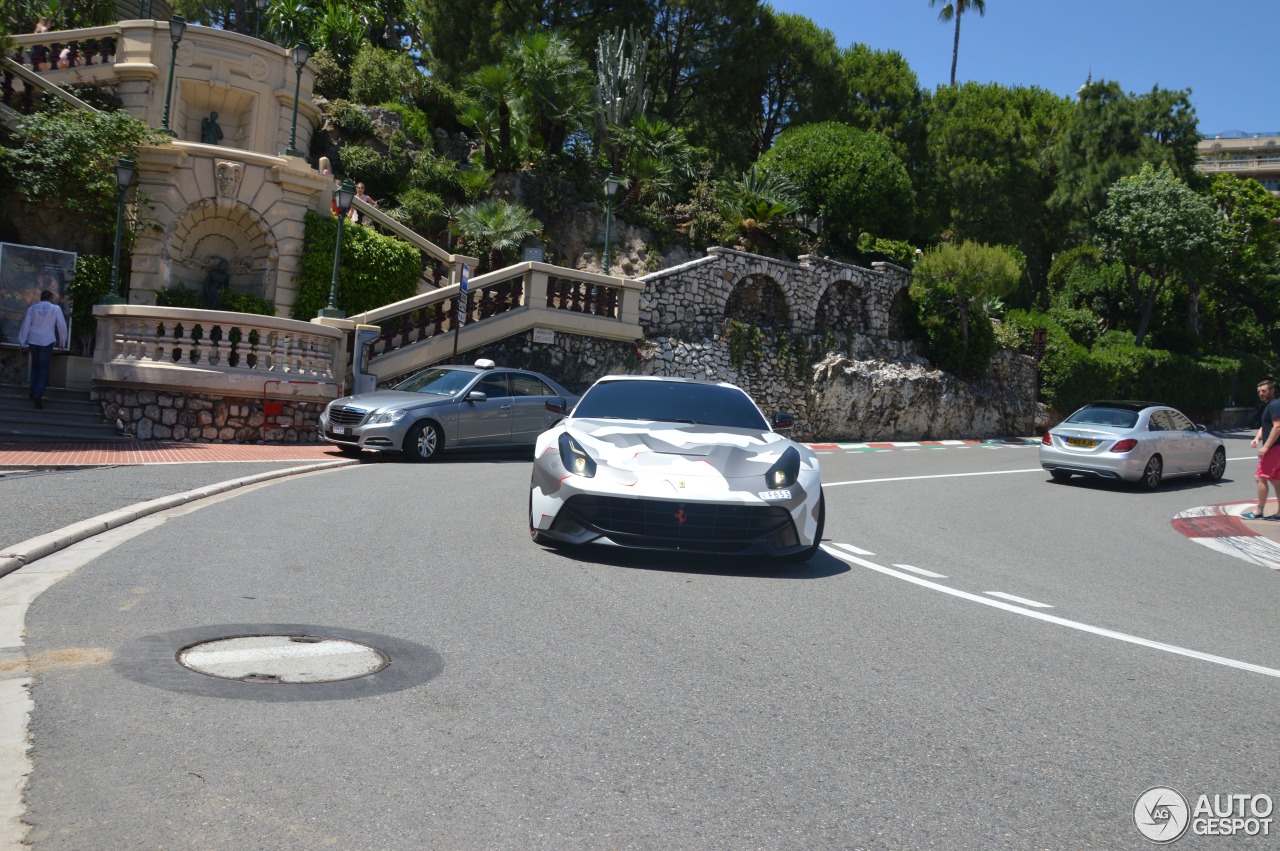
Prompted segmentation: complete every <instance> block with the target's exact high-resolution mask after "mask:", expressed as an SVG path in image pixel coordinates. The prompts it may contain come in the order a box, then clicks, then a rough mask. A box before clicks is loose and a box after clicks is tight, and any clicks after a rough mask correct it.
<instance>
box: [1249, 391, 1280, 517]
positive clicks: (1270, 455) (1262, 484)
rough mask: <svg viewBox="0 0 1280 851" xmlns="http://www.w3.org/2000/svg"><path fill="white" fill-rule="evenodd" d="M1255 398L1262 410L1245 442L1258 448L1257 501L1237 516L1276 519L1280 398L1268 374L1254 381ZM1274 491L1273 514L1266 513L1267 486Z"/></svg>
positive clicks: (1279, 501) (1279, 476)
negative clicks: (1274, 507)
mask: <svg viewBox="0 0 1280 851" xmlns="http://www.w3.org/2000/svg"><path fill="white" fill-rule="evenodd" d="M1258 401H1259V402H1261V403H1262V413H1261V414H1260V415H1259V419H1258V433H1257V434H1255V435H1254V436H1253V440H1251V441H1249V445H1250V446H1252V447H1253V448H1254V449H1257V450H1258V472H1257V474H1256V479H1257V483H1258V504H1257V505H1255V506H1254V508H1253V511H1249V512H1246V513H1244V514H1242V515H1240V516H1241V517H1243V518H1245V519H1246V520H1280V447H1277V446H1276V442H1277V441H1280V399H1277V398H1276V383H1275V381H1273V380H1272V379H1270V378H1264V379H1262V380H1261V381H1259V382H1258ZM1268 483H1270V487H1271V490H1272V491H1274V492H1275V495H1276V502H1277V508H1276V512H1277V513H1275V514H1270V515H1268V514H1267V510H1266V509H1267V486H1268Z"/></svg>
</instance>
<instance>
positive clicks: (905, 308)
mask: <svg viewBox="0 0 1280 851" xmlns="http://www.w3.org/2000/svg"><path fill="white" fill-rule="evenodd" d="M915 312H916V303H915V302H914V301H912V300H911V292H910V290H909V289H908V288H907V287H902V288H901V289H899V290H898V291H897V292H896V293H894V294H893V298H892V300H891V301H890V302H889V328H888V333H889V336H890V337H892V338H893V339H895V340H905V339H907V337H908V335H907V329H908V328H912V327H914V326H915Z"/></svg>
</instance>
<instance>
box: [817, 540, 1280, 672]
mask: <svg viewBox="0 0 1280 851" xmlns="http://www.w3.org/2000/svg"><path fill="white" fill-rule="evenodd" d="M822 549H823V550H825V551H826V552H828V553H830V554H831V555H833V556H835V557H836V558H839V559H844V560H845V561H848V562H852V563H853V564H860V565H862V566H863V567H866V568H870V569H871V570H874V571H877V572H879V573H883V574H885V575H886V576H892V577H895V578H897V579H902V580H905V581H907V582H914V583H915V584H916V585H920V586H923V587H925V588H931V589H933V590H934V591H941V592H942V593H944V594H950V595H951V596H953V597H959V598H961V599H962V600H969V601H971V602H974V603H981V604H982V605H984V606H991V607H992V608H996V609H1004V610H1005V611H1006V612H1013V613H1015V614H1019V615H1022V616H1024V617H1028V618H1034V619H1036V620H1040V621H1044V622H1045V623H1051V624H1057V625H1058V626H1065V627H1067V628H1068V629H1075V630H1079V631H1080V632H1087V633H1090V634H1092V635H1099V636H1102V637H1103V638H1113V639H1115V640H1116V641H1123V642H1126V643H1128V644H1136V645H1138V646H1139V647H1149V648H1151V649H1153V650H1162V651H1164V652H1165V653H1172V654H1175V655H1177V656H1186V657H1189V658H1191V659H1199V660H1200V661H1202V662H1212V663H1213V664H1215V665H1223V666H1225V667H1228V668H1236V669H1238V670H1241V671H1249V672H1251V673H1255V674H1263V675H1265V676H1268V677H1276V678H1277V679H1280V670H1276V669H1275V668H1267V667H1264V666H1262V665H1254V664H1253V663H1251V662H1241V661H1239V660H1237V659H1228V658H1226V657H1225V656H1215V655H1213V654H1211V653H1201V652H1200V651H1199V650H1188V649H1187V648H1185V647H1178V646H1177V645H1174V644H1164V643H1163V642H1159V641H1151V640H1150V639H1147V638H1139V637H1138V636H1136V635H1128V634H1127V633H1123V632H1116V631H1115V630H1113V629H1104V628H1102V627H1098V626H1090V625H1089V624H1086V623H1080V622H1079V621H1072V620H1067V619H1066V618H1060V617H1058V616H1057V615H1050V614H1046V613H1045V612H1037V611H1035V610H1034V609H1024V608H1021V607H1019V606H1015V605H1013V604H1011V603H1004V602H1001V601H1000V600H992V599H991V598H989V597H982V596H979V595H977V594H970V593H969V592H967V591H958V590H956V589H955V588H948V587H947V586H945V585H939V584H938V583H936V582H930V581H929V580H927V579H921V578H919V577H917V576H909V575H907V574H905V573H899V572H898V571H896V570H890V569H889V568H887V567H885V566H883V565H879V564H876V563H875V562H870V561H867V560H866V559H863V558H859V557H858V556H855V555H851V554H849V553H843V552H840V551H839V550H837V549H835V548H832V547H828V546H826V545H825V544H824V545H823V547H822Z"/></svg>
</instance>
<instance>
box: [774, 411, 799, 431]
mask: <svg viewBox="0 0 1280 851" xmlns="http://www.w3.org/2000/svg"><path fill="white" fill-rule="evenodd" d="M795 424H796V418H795V417H794V416H792V415H791V414H788V413H786V412H784V411H778V412H777V413H775V414H774V415H773V427H774V429H776V430H778V431H781V430H782V429H784V428H791V427H792V426H793V425H795Z"/></svg>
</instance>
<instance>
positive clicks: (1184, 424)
mask: <svg viewBox="0 0 1280 851" xmlns="http://www.w3.org/2000/svg"><path fill="white" fill-rule="evenodd" d="M1165 413H1167V414H1168V415H1169V422H1171V423H1172V424H1173V427H1174V428H1175V429H1177V430H1178V431H1195V430H1196V427H1195V424H1193V423H1192V422H1191V420H1189V419H1187V418H1186V417H1185V416H1183V415H1182V414H1181V413H1179V412H1178V411H1166V412H1165Z"/></svg>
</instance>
